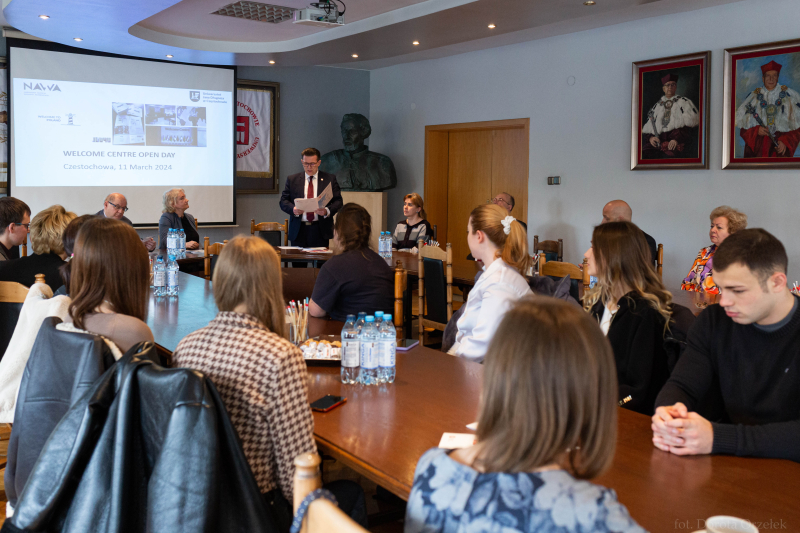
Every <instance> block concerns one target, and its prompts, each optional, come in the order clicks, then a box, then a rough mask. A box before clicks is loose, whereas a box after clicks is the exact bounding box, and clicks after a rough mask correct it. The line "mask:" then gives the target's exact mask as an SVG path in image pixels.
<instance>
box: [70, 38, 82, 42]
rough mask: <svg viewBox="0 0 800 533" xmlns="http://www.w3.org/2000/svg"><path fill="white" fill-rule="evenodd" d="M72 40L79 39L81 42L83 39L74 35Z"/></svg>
mask: <svg viewBox="0 0 800 533" xmlns="http://www.w3.org/2000/svg"><path fill="white" fill-rule="evenodd" d="M72 40H73V41H78V42H81V41H82V40H83V39H81V38H80V37H73V38H72Z"/></svg>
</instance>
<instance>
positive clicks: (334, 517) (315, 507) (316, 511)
mask: <svg viewBox="0 0 800 533" xmlns="http://www.w3.org/2000/svg"><path fill="white" fill-rule="evenodd" d="M319 463H320V458H319V455H317V454H316V453H304V454H302V455H298V456H297V458H295V460H294V495H293V499H294V512H295V514H297V508H298V507H300V504H301V503H302V502H303V500H304V499H305V497H306V496H308V495H309V494H311V493H312V492H313V491H315V490H317V489H318V488H320V487H322V476H321V475H320V471H319ZM300 531H303V532H304V533H317V532H319V533H362V532H366V531H367V530H366V529H364V528H363V527H361V526H359V525H358V524H357V523H355V522H354V521H353V520H352V519H351V518H350V517H349V516H347V515H346V514H345V513H344V512H343V511H342V510H341V509H339V508H338V507H337V506H336V505H334V504H333V503H331V502H330V501H328V500H324V499H318V500H315V501H314V502H312V503H311V505H309V506H308V510H307V511H306V517H305V519H304V520H303V527H302V528H301V529H300Z"/></svg>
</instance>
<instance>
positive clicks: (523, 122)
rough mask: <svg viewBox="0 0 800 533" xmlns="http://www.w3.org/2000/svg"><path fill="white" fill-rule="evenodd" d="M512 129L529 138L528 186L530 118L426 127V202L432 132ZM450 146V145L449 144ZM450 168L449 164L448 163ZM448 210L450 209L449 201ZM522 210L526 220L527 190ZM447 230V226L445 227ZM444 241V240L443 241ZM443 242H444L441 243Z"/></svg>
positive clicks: (527, 147)
mask: <svg viewBox="0 0 800 533" xmlns="http://www.w3.org/2000/svg"><path fill="white" fill-rule="evenodd" d="M511 129H521V130H524V131H525V137H526V138H527V140H528V142H527V143H526V144H525V153H524V157H525V160H526V161H528V165H526V170H525V183H526V186H527V185H528V181H529V179H530V159H529V154H530V138H531V119H530V118H512V119H505V120H487V121H484V122H461V123H455V124H432V125H429V126H425V156H424V160H423V167H424V176H423V183H424V186H423V192H424V194H425V201H426V202H427V201H428V199H429V198H430V195H429V190H430V187H429V184H430V179H429V178H430V176H428V168H429V165H428V163H429V159H428V158H429V157H430V156H431V154H430V151H429V149H428V147H429V140H430V139H429V134H430V133H431V132H441V133H450V132H466V131H485V130H511ZM448 144H449V143H448ZM448 167H449V163H448ZM444 174H445V176H447V175H448V172H447V170H445V172H444ZM446 185H447V184H445V187H444V188H445V190H447V186H446ZM447 205H448V208H449V205H450V204H449V201H448V204H447ZM519 207H520V209H521V210H523V212H524V213H525V218H527V213H528V194H527V189H526V194H525V198H523V201H522V202H521V205H519ZM448 215H449V213H447V212H445V213H444V214H443V215H442V214H437V217H436V218H437V219H439V218H442V216H443V217H444V218H443V219H444V220H445V221H446V220H447V219H448ZM445 229H447V228H446V226H445ZM443 240H444V239H443ZM440 242H442V241H440Z"/></svg>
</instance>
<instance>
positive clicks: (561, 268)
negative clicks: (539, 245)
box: [539, 253, 590, 296]
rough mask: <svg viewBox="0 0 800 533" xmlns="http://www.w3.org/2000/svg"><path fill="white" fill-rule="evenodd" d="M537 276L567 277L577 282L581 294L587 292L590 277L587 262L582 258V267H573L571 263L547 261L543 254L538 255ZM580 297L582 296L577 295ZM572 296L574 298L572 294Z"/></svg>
mask: <svg viewBox="0 0 800 533" xmlns="http://www.w3.org/2000/svg"><path fill="white" fill-rule="evenodd" d="M539 275H540V276H553V277H554V278H563V277H565V276H569V278H570V279H574V280H579V283H581V284H582V285H583V293H584V294H586V292H587V291H588V290H589V283H590V279H589V278H590V276H589V260H588V259H586V258H584V259H583V265H582V267H579V266H578V265H573V264H572V263H562V262H560V261H547V259H545V256H544V253H540V254H539ZM578 295H579V296H582V294H580V292H579V294H578ZM573 296H575V295H574V294H573Z"/></svg>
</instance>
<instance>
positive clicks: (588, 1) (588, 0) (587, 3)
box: [583, 0, 596, 6]
mask: <svg viewBox="0 0 800 533" xmlns="http://www.w3.org/2000/svg"><path fill="white" fill-rule="evenodd" d="M595 3H596V2H595V1H594V0H586V1H585V2H584V3H583V5H585V6H593V5H595Z"/></svg>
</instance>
